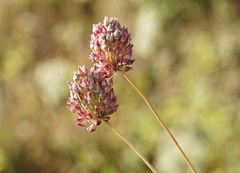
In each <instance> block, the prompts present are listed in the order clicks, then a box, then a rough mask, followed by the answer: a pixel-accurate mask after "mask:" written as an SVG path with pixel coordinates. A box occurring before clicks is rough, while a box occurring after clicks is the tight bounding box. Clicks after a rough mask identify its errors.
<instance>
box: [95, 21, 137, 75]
mask: <svg viewBox="0 0 240 173" xmlns="http://www.w3.org/2000/svg"><path fill="white" fill-rule="evenodd" d="M130 41H131V37H130V34H129V33H128V29H127V28H126V27H121V25H120V23H119V22H118V20H117V18H114V17H105V18H104V21H103V23H99V24H97V25H93V30H92V34H91V41H90V48H91V49H92V53H91V54H90V59H91V60H92V61H93V62H95V63H97V64H98V65H99V66H101V67H103V68H104V69H105V70H106V71H108V72H111V73H114V72H116V71H125V72H126V71H128V70H130V69H131V68H132V67H131V65H132V64H133V63H134V61H135V60H134V59H133V58H132V47H133V45H132V44H131V43H130Z"/></svg>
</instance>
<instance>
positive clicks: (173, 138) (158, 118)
mask: <svg viewBox="0 0 240 173" xmlns="http://www.w3.org/2000/svg"><path fill="white" fill-rule="evenodd" d="M123 77H124V78H125V79H126V80H127V81H128V82H129V84H130V85H131V86H132V87H133V88H134V89H135V90H136V91H137V93H138V94H139V95H140V96H141V97H142V99H143V100H144V102H145V103H146V104H147V106H148V108H149V109H150V111H151V112H152V113H153V114H154V116H155V117H156V119H157V120H158V122H159V123H160V125H161V126H162V128H163V129H164V130H165V132H166V133H167V134H168V135H169V137H170V138H171V139H172V141H173V142H174V144H175V145H176V147H177V148H178V150H179V151H180V153H181V155H182V156H183V158H184V159H185V161H186V162H187V164H188V166H189V168H190V169H191V171H192V172H193V173H197V171H196V169H195V168H194V166H193V164H192V163H191V162H190V160H189V159H188V157H187V155H186V154H185V152H184V151H183V149H182V148H181V147H180V145H179V144H178V142H177V140H176V139H175V137H174V136H173V134H172V133H171V132H170V130H169V129H168V128H167V126H166V125H165V124H164V122H163V121H162V120H161V119H160V117H159V115H158V114H157V112H156V111H155V110H154V109H153V107H152V106H151V104H150V102H149V101H148V99H147V98H146V97H145V96H144V95H143V93H142V92H141V91H140V90H139V89H138V88H137V86H136V85H135V84H134V83H133V82H132V81H131V80H130V79H129V78H128V77H127V75H126V74H123Z"/></svg>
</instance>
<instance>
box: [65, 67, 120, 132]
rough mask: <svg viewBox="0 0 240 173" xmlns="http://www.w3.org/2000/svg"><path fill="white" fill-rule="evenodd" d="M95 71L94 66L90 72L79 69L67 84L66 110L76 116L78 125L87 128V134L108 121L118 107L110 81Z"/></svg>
mask: <svg viewBox="0 0 240 173" xmlns="http://www.w3.org/2000/svg"><path fill="white" fill-rule="evenodd" d="M96 69H97V68H96V66H94V67H92V68H91V69H90V70H88V69H87V68H86V67H85V66H82V67H79V68H78V69H77V70H76V71H75V72H74V74H73V82H70V83H69V84H68V87H69V90H70V97H69V99H68V101H67V105H68V109H69V110H70V111H72V112H73V113H76V114H77V116H78V118H77V121H78V125H79V126H83V127H87V130H88V131H89V132H92V131H94V130H96V127H97V126H98V125H100V123H101V120H105V121H108V120H109V118H110V117H109V115H111V114H112V113H113V112H115V111H116V110H117V107H118V104H117V97H116V96H115V95H114V92H113V88H112V85H113V82H112V79H107V78H105V77H104V73H103V72H101V71H99V70H96Z"/></svg>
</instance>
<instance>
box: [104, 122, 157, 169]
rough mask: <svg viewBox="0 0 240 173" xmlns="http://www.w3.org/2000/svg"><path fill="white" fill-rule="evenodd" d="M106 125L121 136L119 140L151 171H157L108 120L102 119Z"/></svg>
mask: <svg viewBox="0 0 240 173" xmlns="http://www.w3.org/2000/svg"><path fill="white" fill-rule="evenodd" d="M104 122H105V123H106V124H107V125H108V127H109V128H110V129H111V130H112V131H113V132H114V133H115V134H116V135H117V136H118V137H119V138H121V140H123V142H125V143H126V144H127V145H128V146H129V147H130V148H131V149H132V150H133V151H134V152H135V153H136V154H137V155H138V156H139V157H140V158H141V159H142V161H143V162H144V163H145V164H146V165H147V167H148V168H149V169H150V170H151V171H152V172H153V173H158V172H157V171H156V170H155V168H154V167H153V166H152V165H151V164H150V163H149V162H148V161H147V159H145V158H144V156H143V155H142V154H140V153H139V152H138V151H137V150H136V149H135V147H134V146H133V145H132V144H131V143H130V142H128V141H127V139H125V138H124V137H123V136H122V135H120V134H119V133H118V132H117V131H116V130H115V129H114V128H113V126H112V125H111V123H110V122H108V121H104Z"/></svg>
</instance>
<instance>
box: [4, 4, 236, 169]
mask: <svg viewBox="0 0 240 173" xmlns="http://www.w3.org/2000/svg"><path fill="white" fill-rule="evenodd" d="M104 16H115V17H117V18H119V21H120V23H121V24H122V25H125V26H127V27H128V28H129V32H130V33H131V37H132V41H133V44H134V49H133V56H134V58H135V59H136V62H135V63H134V66H133V67H134V68H133V70H132V71H130V72H129V73H128V75H129V76H130V77H131V79H132V80H133V81H135V83H136V84H137V86H139V88H141V90H142V91H143V92H144V93H145V94H146V95H147V97H148V98H149V99H150V100H151V102H152V104H153V105H154V107H155V108H156V109H157V111H158V112H159V114H160V116H161V118H162V119H163V121H164V122H165V123H166V124H167V125H168V127H169V128H170V130H171V131H172V132H173V134H174V135H175V136H176V138H177V139H178V141H179V143H180V144H181V145H182V147H183V148H184V149H185V151H186V153H187V154H188V156H189V157H190V158H191V160H192V162H193V164H194V165H195V167H196V168H197V170H198V171H199V172H202V173H239V172H240V164H239V161H240V2H239V1H238V0H181V1H179V0H0V172H1V173H33V172H34V173H116V172H119V173H133V172H137V173H146V172H150V171H149V169H148V168H147V167H146V166H145V165H144V164H143V163H142V161H141V160H140V159H139V158H138V157H137V156H136V154H135V153H133V152H132V151H131V150H130V149H129V148H128V147H127V146H126V145H125V144H124V143H123V142H122V141H121V140H120V139H119V138H117V137H116V136H115V135H114V134H113V133H112V132H111V131H110V130H109V129H108V127H107V126H106V125H104V124H102V125H101V126H100V127H99V128H98V129H97V131H96V132H94V133H88V132H86V131H85V130H82V129H80V128H79V127H78V126H77V125H76V121H75V115H73V114H72V113H71V112H69V111H68V110H67V109H66V99H67V97H68V95H69V91H68V88H67V85H66V84H67V82H68V81H70V80H71V79H72V73H73V71H74V70H75V69H76V68H77V66H78V65H83V64H86V65H87V66H88V67H90V66H91V65H92V62H90V60H88V55H89V53H90V48H89V39H90V33H91V30H92V24H96V23H98V22H100V21H102V20H103V18H104ZM114 82H115V84H114V89H115V92H116V95H117V96H118V101H119V105H120V106H119V109H118V111H117V112H116V113H115V114H114V115H113V116H112V118H111V122H112V124H113V125H114V126H115V128H116V129H117V130H118V131H119V132H120V133H121V134H122V135H123V136H125V137H126V138H127V139H129V141H131V142H132V143H133V144H134V146H136V148H138V150H140V151H141V152H142V153H143V154H144V155H145V156H146V158H147V159H148V160H149V161H150V162H151V163H152V164H153V165H154V166H155V167H156V168H157V169H158V170H159V171H160V172H162V173H183V172H190V171H189V168H188V167H187V165H186V163H185V162H184V160H183V159H182V157H181V156H180V154H179V152H178V150H177V149H176V147H175V146H174V145H173V143H172V142H171V141H170V139H169V137H168V136H167V135H166V134H165V133H164V131H163V130H162V128H161V127H160V125H159V124H158V123H157V122H156V121H155V118H154V117H153V115H152V114H151V112H150V111H149V110H148V108H147V107H146V106H145V104H144V102H143V101H142V100H141V98H140V97H139V96H138V95H137V93H136V92H135V91H134V90H133V89H132V88H131V86H130V85H129V84H128V83H127V81H126V80H124V78H123V77H122V76H121V75H120V74H118V75H115V76H114Z"/></svg>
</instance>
